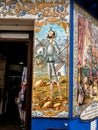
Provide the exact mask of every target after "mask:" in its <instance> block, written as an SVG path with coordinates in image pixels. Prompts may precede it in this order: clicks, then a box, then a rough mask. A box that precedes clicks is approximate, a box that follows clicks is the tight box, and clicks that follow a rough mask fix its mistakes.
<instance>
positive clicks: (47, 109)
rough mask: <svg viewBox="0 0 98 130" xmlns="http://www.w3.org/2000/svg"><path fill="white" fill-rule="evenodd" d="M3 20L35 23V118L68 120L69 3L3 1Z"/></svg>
mask: <svg viewBox="0 0 98 130" xmlns="http://www.w3.org/2000/svg"><path fill="white" fill-rule="evenodd" d="M0 17H11V18H14V17H15V18H16V17H17V18H34V20H35V25H34V32H35V34H34V39H35V40H34V52H33V54H34V56H33V79H32V84H33V85H32V87H33V91H32V117H61V118H63V117H66V118H68V117H69V47H70V46H69V40H70V39H69V28H70V22H69V21H70V19H69V17H70V1H69V0H14V1H13V0H6V2H4V1H3V0H1V1H0ZM50 35H52V38H51V36H50ZM51 40H52V42H51Z"/></svg>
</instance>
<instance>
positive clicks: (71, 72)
mask: <svg viewBox="0 0 98 130" xmlns="http://www.w3.org/2000/svg"><path fill="white" fill-rule="evenodd" d="M73 5H74V0H70V63H69V68H70V69H69V78H70V81H69V89H70V90H69V117H70V118H72V115H73V113H72V112H73V110H72V108H73V34H74V31H73V27H74V25H73V20H74V19H73V12H74V6H73Z"/></svg>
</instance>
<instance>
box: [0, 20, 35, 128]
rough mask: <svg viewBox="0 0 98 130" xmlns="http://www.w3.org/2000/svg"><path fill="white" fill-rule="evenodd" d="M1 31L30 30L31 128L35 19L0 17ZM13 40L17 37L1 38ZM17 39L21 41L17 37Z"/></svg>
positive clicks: (28, 119)
mask: <svg viewBox="0 0 98 130" xmlns="http://www.w3.org/2000/svg"><path fill="white" fill-rule="evenodd" d="M0 32H21V33H22V32H26V33H27V32H28V33H29V39H24V40H25V41H27V42H28V50H27V89H26V129H25V130H30V129H31V106H32V105H31V104H32V65H33V58H32V57H33V36H34V19H31V18H30V19H28V18H27V19H24V18H23V19H22V18H0ZM5 40H8V41H13V40H15V39H8V38H7V39H1V38H0V41H5ZM15 41H21V40H20V39H16V40H15Z"/></svg>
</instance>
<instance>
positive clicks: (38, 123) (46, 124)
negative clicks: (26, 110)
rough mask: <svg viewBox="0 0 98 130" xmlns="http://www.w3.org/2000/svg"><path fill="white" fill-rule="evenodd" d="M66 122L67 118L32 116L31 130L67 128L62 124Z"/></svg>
mask: <svg viewBox="0 0 98 130" xmlns="http://www.w3.org/2000/svg"><path fill="white" fill-rule="evenodd" d="M65 123H68V120H65V119H52V118H51V119H49V118H47V119H46V118H42V119H41V118H40V119H38V118H32V120H31V124H32V127H31V128H32V129H31V130H47V128H68V126H67V127H66V126H65V125H64V124H65Z"/></svg>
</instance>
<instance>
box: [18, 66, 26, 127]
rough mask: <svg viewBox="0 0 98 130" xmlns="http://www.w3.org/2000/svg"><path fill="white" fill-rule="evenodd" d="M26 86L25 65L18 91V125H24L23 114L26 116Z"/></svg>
mask: <svg viewBox="0 0 98 130" xmlns="http://www.w3.org/2000/svg"><path fill="white" fill-rule="evenodd" d="M26 87H27V67H24V68H23V73H22V80H21V89H20V91H19V95H18V99H17V104H18V110H19V115H20V120H21V125H20V127H22V128H24V127H25V116H26Z"/></svg>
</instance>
